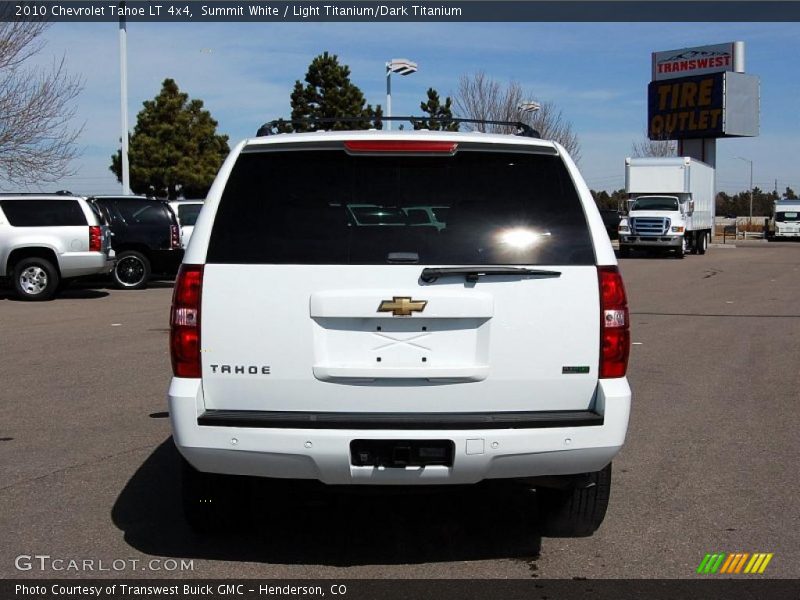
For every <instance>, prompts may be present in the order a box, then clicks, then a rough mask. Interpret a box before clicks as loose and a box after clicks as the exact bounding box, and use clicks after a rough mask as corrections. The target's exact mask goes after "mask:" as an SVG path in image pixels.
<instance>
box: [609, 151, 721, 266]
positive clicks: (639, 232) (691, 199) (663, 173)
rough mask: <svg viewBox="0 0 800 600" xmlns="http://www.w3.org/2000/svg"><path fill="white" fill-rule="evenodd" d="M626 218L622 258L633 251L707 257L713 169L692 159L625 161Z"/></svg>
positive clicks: (621, 237) (622, 223)
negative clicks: (646, 250) (669, 252)
mask: <svg viewBox="0 0 800 600" xmlns="http://www.w3.org/2000/svg"><path fill="white" fill-rule="evenodd" d="M625 191H626V192H627V194H628V215H627V217H625V218H623V219H622V220H621V221H620V224H619V252H620V256H623V257H625V256H628V255H629V254H630V252H631V250H632V249H634V248H641V249H664V250H672V251H674V252H675V255H676V256H677V257H678V258H683V256H684V254H685V253H686V252H689V251H691V252H692V254H705V253H706V248H708V243H709V240H710V239H711V234H712V227H713V224H714V168H713V167H711V166H710V165H707V164H706V163H704V162H700V161H699V160H696V159H694V158H691V157H688V156H680V157H670V158H626V159H625Z"/></svg>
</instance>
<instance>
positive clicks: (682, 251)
mask: <svg viewBox="0 0 800 600" xmlns="http://www.w3.org/2000/svg"><path fill="white" fill-rule="evenodd" d="M685 255H686V242H685V241H683V240H682V241H681V245H680V247H679V248H676V249H675V258H683V257H684V256H685Z"/></svg>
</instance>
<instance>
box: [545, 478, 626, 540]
mask: <svg viewBox="0 0 800 600" xmlns="http://www.w3.org/2000/svg"><path fill="white" fill-rule="evenodd" d="M588 476H589V481H588V482H587V484H586V485H584V486H582V487H580V488H574V489H566V490H559V489H552V488H539V489H537V490H536V502H537V506H538V513H539V525H540V529H541V533H542V535H544V536H547V537H588V536H590V535H592V534H593V533H594V532H595V531H597V529H598V528H599V527H600V525H601V524H602V523H603V519H604V518H605V516H606V509H608V499H609V496H610V494H611V464H610V463H609V464H608V466H606V467H605V468H604V469H603V470H602V471H597V472H596V473H589V474H588Z"/></svg>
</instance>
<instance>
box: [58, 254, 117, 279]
mask: <svg viewBox="0 0 800 600" xmlns="http://www.w3.org/2000/svg"><path fill="white" fill-rule="evenodd" d="M114 262H115V260H114V258H112V257H110V256H107V255H106V254H105V253H104V252H70V253H66V254H62V255H61V258H60V262H59V269H60V271H61V276H62V277H65V278H66V277H81V276H84V275H97V274H101V273H110V272H111V270H112V269H113V268H114Z"/></svg>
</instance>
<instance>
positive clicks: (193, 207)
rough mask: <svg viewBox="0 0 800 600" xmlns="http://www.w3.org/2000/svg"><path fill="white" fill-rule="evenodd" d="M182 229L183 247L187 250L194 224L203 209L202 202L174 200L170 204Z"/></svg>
mask: <svg viewBox="0 0 800 600" xmlns="http://www.w3.org/2000/svg"><path fill="white" fill-rule="evenodd" d="M169 205H170V208H172V212H174V213H175V216H176V217H177V218H178V226H179V227H180V228H181V247H182V248H186V246H188V245H189V240H190V239H191V237H192V231H194V224H195V222H196V221H197V217H198V215H199V214H200V210H201V209H202V208H203V201H202V200H172V201H170V203H169Z"/></svg>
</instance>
